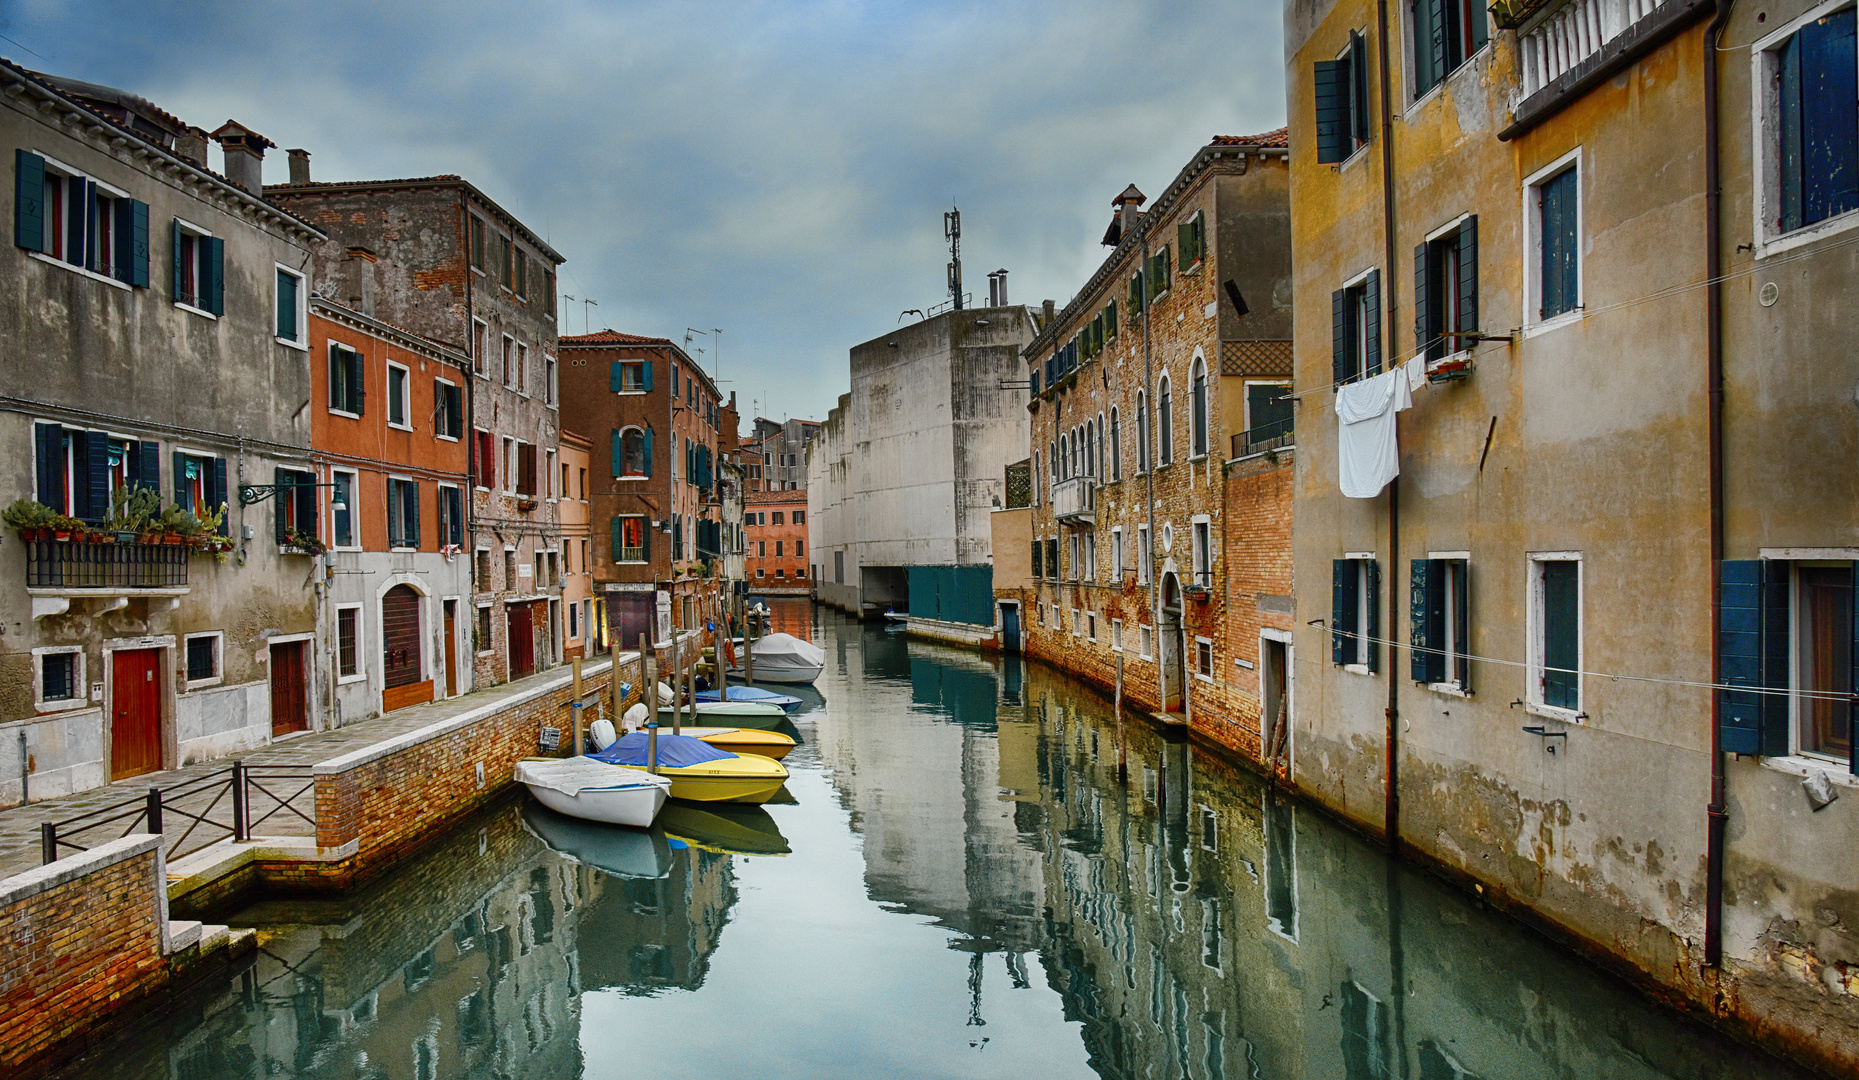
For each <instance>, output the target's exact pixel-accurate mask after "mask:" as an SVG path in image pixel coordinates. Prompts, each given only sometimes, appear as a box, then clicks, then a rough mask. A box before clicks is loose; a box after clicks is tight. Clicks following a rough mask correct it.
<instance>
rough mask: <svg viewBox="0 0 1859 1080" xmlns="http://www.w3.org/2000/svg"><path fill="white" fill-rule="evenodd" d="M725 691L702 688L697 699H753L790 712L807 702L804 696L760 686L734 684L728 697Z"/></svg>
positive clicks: (716, 700)
mask: <svg viewBox="0 0 1859 1080" xmlns="http://www.w3.org/2000/svg"><path fill="white" fill-rule="evenodd" d="M723 693H724V692H723V691H721V690H701V691H699V692H698V694H697V700H698V701H714V702H722V701H725V700H728V701H753V702H759V703H761V704H763V705H779V706H781V708H782V710H783V711H785V712H790V713H791V712H793V711H794V710H796V709H798V708H800V707H801V706H802V705H803V704H805V703H806V702H805V701H804V699H802V698H797V697H793V696H792V695H789V694H777V693H775V692H774V691H773V690H764V689H762V688H761V687H759V686H732V687H730V688H729V697H728V698H727V699H726V698H724V697H723Z"/></svg>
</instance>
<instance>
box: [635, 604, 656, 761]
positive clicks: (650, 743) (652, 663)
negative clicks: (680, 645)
mask: <svg viewBox="0 0 1859 1080" xmlns="http://www.w3.org/2000/svg"><path fill="white" fill-rule="evenodd" d="M639 680H640V687H641V692H642V693H644V695H645V729H646V750H645V755H646V771H647V772H653V773H655V772H657V771H658V658H657V657H655V656H653V655H652V635H651V634H640V635H639Z"/></svg>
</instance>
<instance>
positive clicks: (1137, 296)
mask: <svg viewBox="0 0 1859 1080" xmlns="http://www.w3.org/2000/svg"><path fill="white" fill-rule="evenodd" d="M1129 303H1130V318H1132V319H1134V318H1135V317H1136V316H1138V315H1140V314H1142V310H1143V274H1142V271H1141V270H1138V271H1136V273H1135V274H1134V275H1132V276H1131V277H1130V301H1129Z"/></svg>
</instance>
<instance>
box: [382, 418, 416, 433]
mask: <svg viewBox="0 0 1859 1080" xmlns="http://www.w3.org/2000/svg"><path fill="white" fill-rule="evenodd" d="M387 426H388V427H390V428H393V429H394V430H395V431H407V432H410V431H412V430H413V425H412V424H396V423H394V422H393V421H392V420H389V421H388V422H387Z"/></svg>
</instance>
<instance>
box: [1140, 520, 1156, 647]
mask: <svg viewBox="0 0 1859 1080" xmlns="http://www.w3.org/2000/svg"><path fill="white" fill-rule="evenodd" d="M1154 550H1155V549H1154V548H1153V546H1152V545H1151V543H1150V539H1149V526H1147V525H1138V526H1136V583H1137V584H1138V585H1147V584H1149V579H1150V576H1151V575H1152V574H1153V573H1154V568H1155V555H1154ZM1143 651H1144V653H1145V654H1147V652H1148V650H1147V649H1145V650H1143Z"/></svg>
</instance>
